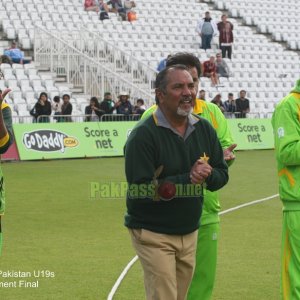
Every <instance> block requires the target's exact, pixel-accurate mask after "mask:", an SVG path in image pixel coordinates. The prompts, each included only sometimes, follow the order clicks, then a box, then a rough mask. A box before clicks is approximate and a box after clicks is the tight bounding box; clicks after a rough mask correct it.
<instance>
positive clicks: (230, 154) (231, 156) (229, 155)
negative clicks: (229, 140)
mask: <svg viewBox="0 0 300 300" xmlns="http://www.w3.org/2000/svg"><path fill="white" fill-rule="evenodd" d="M236 146H237V144H232V145H230V146H229V147H228V148H227V149H224V150H223V155H224V159H225V161H230V160H233V159H235V155H234V153H233V152H232V151H233V150H234V149H235V148H236Z"/></svg>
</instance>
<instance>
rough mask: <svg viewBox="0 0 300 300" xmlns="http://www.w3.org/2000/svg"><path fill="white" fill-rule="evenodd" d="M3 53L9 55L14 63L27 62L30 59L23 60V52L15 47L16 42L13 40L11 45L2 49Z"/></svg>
mask: <svg viewBox="0 0 300 300" xmlns="http://www.w3.org/2000/svg"><path fill="white" fill-rule="evenodd" d="M4 55H7V56H8V57H10V59H11V60H12V62H13V63H15V64H27V63H29V62H30V61H29V60H24V53H23V51H21V50H20V49H19V48H18V47H17V43H16V42H15V41H13V42H12V43H11V47H10V48H9V49H7V50H4Z"/></svg>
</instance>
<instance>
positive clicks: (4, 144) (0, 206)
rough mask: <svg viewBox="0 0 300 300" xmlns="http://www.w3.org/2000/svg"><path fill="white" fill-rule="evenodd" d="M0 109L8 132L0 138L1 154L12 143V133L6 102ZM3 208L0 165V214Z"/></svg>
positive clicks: (2, 183)
mask: <svg viewBox="0 0 300 300" xmlns="http://www.w3.org/2000/svg"><path fill="white" fill-rule="evenodd" d="M1 109H2V114H3V119H4V123H5V126H6V129H7V132H8V134H7V135H6V136H5V137H4V138H2V139H1V140H0V154H3V153H5V152H6V151H7V149H8V148H9V146H10V145H11V144H12V142H13V134H12V115H11V109H10V107H9V106H8V105H7V104H6V103H2V107H1ZM4 209H5V190H4V180H3V173H2V169H1V167H0V215H3V214H4Z"/></svg>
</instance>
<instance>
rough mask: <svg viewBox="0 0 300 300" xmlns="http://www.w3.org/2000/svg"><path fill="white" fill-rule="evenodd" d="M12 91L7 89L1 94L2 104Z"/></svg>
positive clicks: (0, 100)
mask: <svg viewBox="0 0 300 300" xmlns="http://www.w3.org/2000/svg"><path fill="white" fill-rule="evenodd" d="M10 91H11V89H5V90H4V91H3V92H2V93H0V104H2V102H3V100H4V98H5V96H6V95H7V94H8V93H9V92H10Z"/></svg>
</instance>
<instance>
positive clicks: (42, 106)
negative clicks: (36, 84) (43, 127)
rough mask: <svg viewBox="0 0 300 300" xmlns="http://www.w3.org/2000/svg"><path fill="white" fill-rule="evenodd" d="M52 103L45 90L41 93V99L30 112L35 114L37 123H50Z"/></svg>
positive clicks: (34, 120)
mask: <svg viewBox="0 0 300 300" xmlns="http://www.w3.org/2000/svg"><path fill="white" fill-rule="evenodd" d="M51 111H52V110H51V103H50V101H49V100H48V95H47V93H45V92H42V93H40V97H39V100H38V101H37V103H36V104H35V105H34V107H33V108H32V109H31V111H30V114H31V115H32V116H33V118H34V119H33V122H35V123H49V121H50V120H49V117H48V116H50V115H51Z"/></svg>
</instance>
